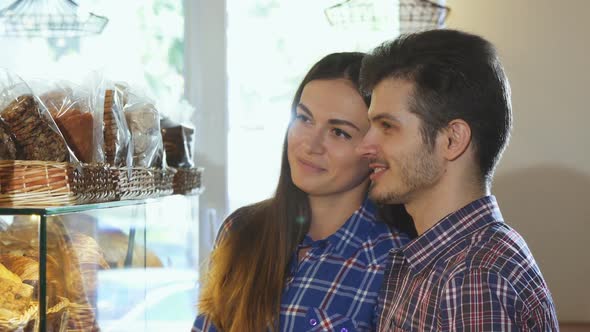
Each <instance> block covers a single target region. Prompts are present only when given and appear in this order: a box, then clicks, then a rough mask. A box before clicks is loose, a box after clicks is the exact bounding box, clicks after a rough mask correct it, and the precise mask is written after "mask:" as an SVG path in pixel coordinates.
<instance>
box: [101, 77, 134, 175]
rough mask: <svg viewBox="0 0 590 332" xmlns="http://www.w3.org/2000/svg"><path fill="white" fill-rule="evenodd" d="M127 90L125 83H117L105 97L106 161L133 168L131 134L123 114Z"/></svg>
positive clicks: (108, 89) (106, 92) (107, 90)
mask: <svg viewBox="0 0 590 332" xmlns="http://www.w3.org/2000/svg"><path fill="white" fill-rule="evenodd" d="M127 89H128V87H127V85H125V84H124V83H117V84H114V86H110V87H109V88H107V89H106V91H105V96H104V115H103V121H104V128H103V131H104V134H103V135H104V151H105V161H106V162H107V163H108V164H110V165H114V166H131V159H130V157H131V156H130V155H129V144H130V142H131V133H130V132H129V128H128V126H127V121H126V119H125V115H124V114H123V108H124V107H125V104H126V103H127V98H128V96H127Z"/></svg>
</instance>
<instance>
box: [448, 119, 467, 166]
mask: <svg viewBox="0 0 590 332" xmlns="http://www.w3.org/2000/svg"><path fill="white" fill-rule="evenodd" d="M441 136H442V137H441V138H442V139H443V140H444V141H443V142H441V144H443V147H442V148H443V150H442V151H443V156H444V157H445V158H446V159H447V160H450V161H452V160H455V159H457V158H459V157H460V156H461V155H463V153H465V150H467V148H468V147H469V144H470V143H471V127H469V124H467V122H465V121H464V120H461V119H455V120H452V121H451V122H449V124H448V125H447V127H446V128H445V129H444V130H443V132H442V135H441Z"/></svg>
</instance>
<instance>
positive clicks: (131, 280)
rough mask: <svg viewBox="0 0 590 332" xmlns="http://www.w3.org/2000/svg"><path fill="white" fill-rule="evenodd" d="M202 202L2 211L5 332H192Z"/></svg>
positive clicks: (180, 199) (181, 199)
mask: <svg viewBox="0 0 590 332" xmlns="http://www.w3.org/2000/svg"><path fill="white" fill-rule="evenodd" d="M197 278H198V196H179V195H173V196H169V197H164V198H159V199H149V200H143V201H121V202H111V203H101V204H92V205H78V206H69V207H53V208H32V209H16V208H15V209H11V208H0V331H21V330H24V331H99V330H100V331H129V328H130V327H131V326H133V327H134V328H133V330H134V331H156V330H160V328H161V327H162V326H174V327H177V328H178V329H182V330H190V327H191V325H192V321H193V319H194V317H195V314H196V313H195V299H196V296H197V295H196V292H197V289H196V285H197Z"/></svg>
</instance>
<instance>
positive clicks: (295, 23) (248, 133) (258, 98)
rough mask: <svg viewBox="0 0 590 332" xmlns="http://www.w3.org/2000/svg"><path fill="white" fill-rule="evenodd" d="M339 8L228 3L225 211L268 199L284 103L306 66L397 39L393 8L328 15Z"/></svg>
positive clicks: (274, 1)
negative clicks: (328, 55)
mask: <svg viewBox="0 0 590 332" xmlns="http://www.w3.org/2000/svg"><path fill="white" fill-rule="evenodd" d="M343 2H344V0H341V1H339V2H335V1H317V0H299V1H279V0H228V1H227V11H228V33H227V38H228V42H227V43H228V46H227V48H228V55H227V57H228V58H227V61H228V77H229V83H228V93H229V106H228V107H229V137H228V191H229V192H228V195H229V210H230V211H233V210H235V209H236V208H238V207H240V206H243V205H245V204H249V203H253V202H256V201H260V200H262V199H265V198H268V197H270V196H271V195H272V193H273V190H274V189H275V186H276V183H277V180H278V174H279V170H280V156H281V151H282V144H283V138H284V135H285V130H286V126H287V121H288V119H289V110H290V104H291V101H292V98H293V95H294V93H295V90H296V88H297V85H298V84H299V82H300V80H301V79H302V78H303V76H304V75H305V73H306V72H307V70H308V69H309V68H310V67H311V65H312V64H313V63H315V62H316V61H317V60H319V59H320V58H321V57H323V56H324V55H326V54H328V53H331V52H336V51H365V52H366V51H370V50H371V49H373V48H374V47H376V46H378V45H379V44H380V43H381V42H383V41H385V40H390V39H393V38H395V37H396V36H397V31H396V29H395V27H396V26H398V25H397V24H396V23H395V20H396V15H397V1H384V0H383V1H381V0H377V1H370V2H367V1H362V0H360V1H358V2H357V4H358V6H355V7H350V6H340V7H338V6H336V7H334V8H332V9H328V8H329V7H332V6H335V5H337V4H338V3H343ZM328 17H331V19H332V23H333V25H332V24H330V22H329V21H328V19H327V18H328Z"/></svg>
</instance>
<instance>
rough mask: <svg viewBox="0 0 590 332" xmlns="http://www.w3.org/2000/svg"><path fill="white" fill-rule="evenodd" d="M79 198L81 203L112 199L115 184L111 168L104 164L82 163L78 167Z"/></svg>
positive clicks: (114, 193)
mask: <svg viewBox="0 0 590 332" xmlns="http://www.w3.org/2000/svg"><path fill="white" fill-rule="evenodd" d="M79 173H80V181H79V183H78V185H79V188H77V191H78V192H80V200H81V201H82V202H83V203H100V202H109V201H114V200H115V198H116V192H117V186H116V183H115V179H114V178H113V172H112V170H111V168H109V167H108V166H107V165H104V164H84V165H82V167H80V169H79Z"/></svg>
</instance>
